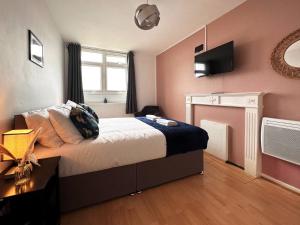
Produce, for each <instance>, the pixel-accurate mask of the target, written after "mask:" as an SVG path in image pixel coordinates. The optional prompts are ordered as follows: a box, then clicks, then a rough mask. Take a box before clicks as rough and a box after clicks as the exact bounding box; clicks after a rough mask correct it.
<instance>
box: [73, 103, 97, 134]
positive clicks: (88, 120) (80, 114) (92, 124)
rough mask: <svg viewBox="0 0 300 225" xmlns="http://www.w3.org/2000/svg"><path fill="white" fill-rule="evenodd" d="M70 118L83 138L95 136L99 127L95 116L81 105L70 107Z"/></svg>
mask: <svg viewBox="0 0 300 225" xmlns="http://www.w3.org/2000/svg"><path fill="white" fill-rule="evenodd" d="M70 119H71V120H72V122H73V124H74V125H75V127H76V128H77V129H78V131H79V132H80V133H81V135H82V136H83V137H84V138H86V139H87V138H96V137H98V135H99V127H98V123H97V121H96V120H95V118H94V117H93V116H92V115H91V114H90V113H89V112H88V111H86V110H85V109H83V108H81V107H75V108H74V107H72V109H71V113H70Z"/></svg>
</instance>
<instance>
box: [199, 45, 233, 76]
mask: <svg viewBox="0 0 300 225" xmlns="http://www.w3.org/2000/svg"><path fill="white" fill-rule="evenodd" d="M233 67H234V65H233V41H231V42H228V43H226V44H224V45H221V46H218V47H216V48H214V49H211V50H208V51H206V52H203V53H201V54H199V55H196V56H195V76H196V77H202V76H208V75H213V74H218V73H226V72H231V71H233Z"/></svg>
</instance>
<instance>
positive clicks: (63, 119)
mask: <svg viewBox="0 0 300 225" xmlns="http://www.w3.org/2000/svg"><path fill="white" fill-rule="evenodd" d="M70 111H71V107H70V106H67V105H61V106H55V107H51V108H49V109H48V112H49V117H50V122H51V123H52V125H53V127H54V129H55V131H56V133H57V134H58V136H59V137H60V138H61V139H62V140H63V141H64V142H66V143H69V144H79V143H80V142H81V141H82V140H83V139H84V138H83V137H82V136H81V134H80V133H79V131H78V130H77V128H76V127H75V126H74V124H73V123H72V121H71V120H70Z"/></svg>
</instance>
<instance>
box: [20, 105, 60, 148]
mask: <svg viewBox="0 0 300 225" xmlns="http://www.w3.org/2000/svg"><path fill="white" fill-rule="evenodd" d="M22 115H23V116H24V118H25V121H26V124H27V127H28V128H29V129H34V130H37V129H38V128H40V127H42V130H41V133H40V134H39V137H38V139H37V141H38V142H39V143H40V144H41V145H43V146H45V147H49V148H57V147H60V146H61V145H63V144H64V142H63V140H62V139H61V138H60V137H59V136H58V135H57V133H56V132H55V130H54V128H53V126H52V125H51V123H50V120H49V114H48V111H47V110H46V109H42V110H37V111H31V112H26V113H23V114H22Z"/></svg>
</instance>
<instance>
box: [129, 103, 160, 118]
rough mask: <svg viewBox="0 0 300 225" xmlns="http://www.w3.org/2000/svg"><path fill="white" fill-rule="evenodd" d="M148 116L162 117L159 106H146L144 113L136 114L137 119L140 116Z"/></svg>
mask: <svg viewBox="0 0 300 225" xmlns="http://www.w3.org/2000/svg"><path fill="white" fill-rule="evenodd" d="M148 114H151V115H155V116H161V111H160V109H159V106H156V105H147V106H145V107H144V108H143V109H142V111H140V112H136V113H135V114H134V116H135V117H138V116H146V115H148Z"/></svg>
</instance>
